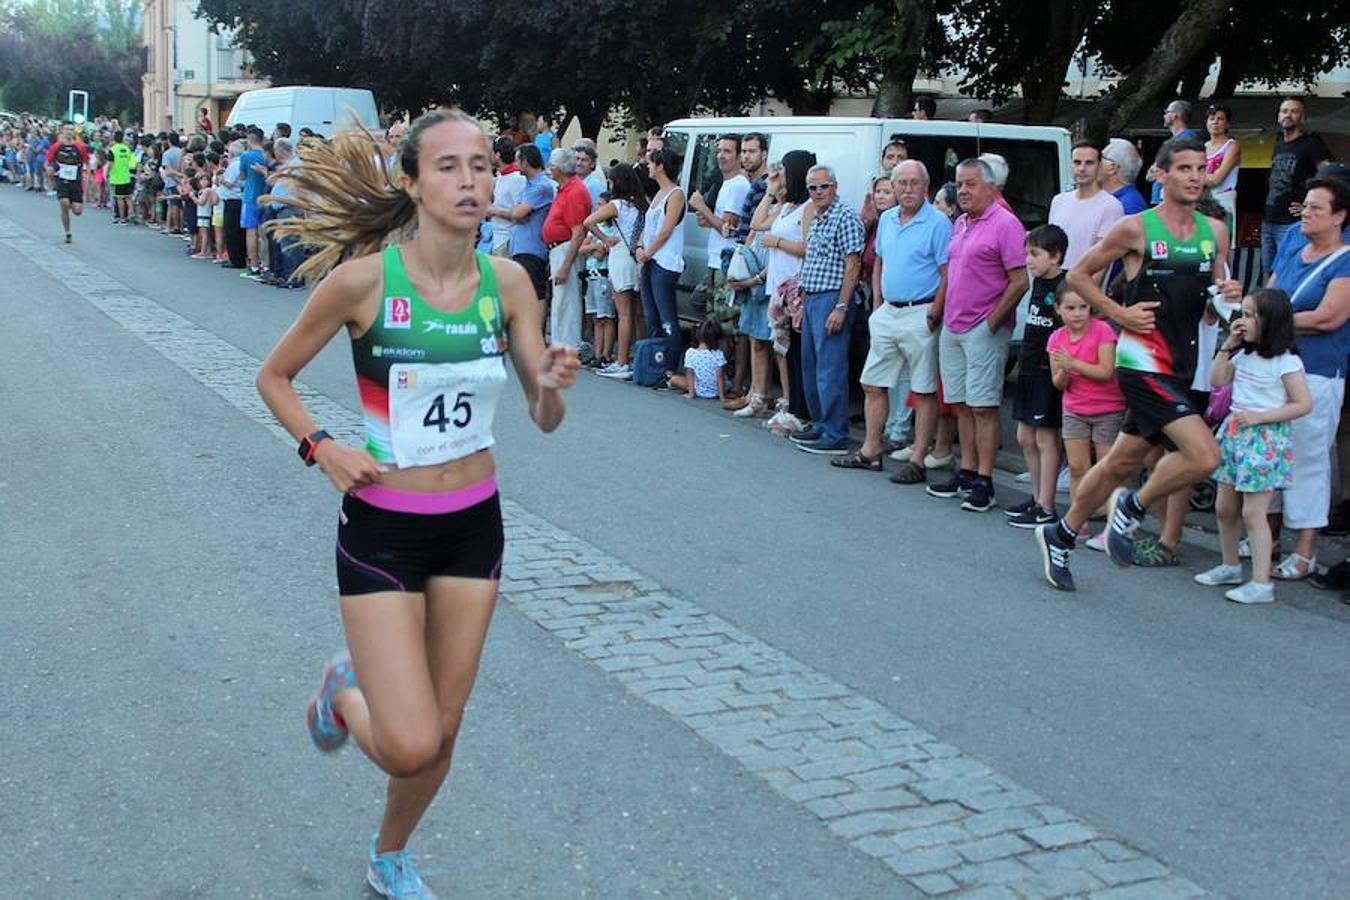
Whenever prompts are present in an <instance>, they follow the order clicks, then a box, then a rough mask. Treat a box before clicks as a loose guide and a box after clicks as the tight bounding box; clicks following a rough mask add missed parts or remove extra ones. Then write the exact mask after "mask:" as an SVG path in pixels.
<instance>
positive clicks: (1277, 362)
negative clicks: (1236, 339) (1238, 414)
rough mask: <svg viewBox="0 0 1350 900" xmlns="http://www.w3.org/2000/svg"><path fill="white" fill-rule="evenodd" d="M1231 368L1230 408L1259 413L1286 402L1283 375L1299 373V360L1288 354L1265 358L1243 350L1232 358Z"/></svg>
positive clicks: (1300, 368)
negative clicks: (1231, 393) (1231, 401)
mask: <svg viewBox="0 0 1350 900" xmlns="http://www.w3.org/2000/svg"><path fill="white" fill-rule="evenodd" d="M1233 368H1234V369H1235V370H1236V371H1235V372H1234V373H1233V409H1249V410H1252V411H1254V412H1262V411H1265V410H1268V409H1277V408H1279V407H1281V406H1284V404H1285V403H1287V402H1289V399H1288V398H1289V392H1288V391H1286V390H1285V389H1284V381H1283V378H1284V376H1286V375H1288V374H1289V373H1290V372H1302V371H1303V360H1301V359H1299V358H1298V357H1297V356H1295V355H1294V354H1292V353H1281V354H1280V355H1279V356H1272V357H1265V356H1259V355H1257V353H1255V352H1254V351H1252V350H1243V351H1242V352H1241V353H1238V354H1237V355H1235V356H1234V357H1233Z"/></svg>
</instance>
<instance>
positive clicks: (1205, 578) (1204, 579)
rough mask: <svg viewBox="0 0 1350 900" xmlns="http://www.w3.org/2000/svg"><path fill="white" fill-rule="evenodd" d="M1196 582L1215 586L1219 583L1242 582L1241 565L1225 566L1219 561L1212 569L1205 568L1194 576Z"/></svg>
mask: <svg viewBox="0 0 1350 900" xmlns="http://www.w3.org/2000/svg"><path fill="white" fill-rule="evenodd" d="M1195 583H1196V584H1203V585H1205V586H1206V587H1215V586H1217V585H1220V584H1242V566H1240V565H1237V566H1225V565H1224V564H1223V563H1219V564H1218V565H1217V566H1215V567H1214V568H1212V569H1206V570H1205V571H1203V572H1201V573H1200V574H1199V575H1196V576H1195Z"/></svg>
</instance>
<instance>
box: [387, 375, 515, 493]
mask: <svg viewBox="0 0 1350 900" xmlns="http://www.w3.org/2000/svg"><path fill="white" fill-rule="evenodd" d="M505 384H506V367H505V365H504V364H503V362H502V359H501V357H494V358H490V359H477V360H473V361H472V362H463V363H440V364H430V363H396V364H394V365H393V366H391V367H390V368H389V432H390V437H391V438H392V440H393V445H394V461H395V462H396V463H397V464H398V466H399V468H401V469H405V468H408V467H409V466H435V465H440V464H441V463H445V462H450V461H451V460H455V459H461V458H463V457H465V456H468V455H469V454H471V453H477V452H478V451H479V450H483V449H486V448H488V447H491V446H492V417H493V414H494V412H495V411H496V408H497V400H498V399H499V398H500V397H501V393H502V387H503V386H504V385H505Z"/></svg>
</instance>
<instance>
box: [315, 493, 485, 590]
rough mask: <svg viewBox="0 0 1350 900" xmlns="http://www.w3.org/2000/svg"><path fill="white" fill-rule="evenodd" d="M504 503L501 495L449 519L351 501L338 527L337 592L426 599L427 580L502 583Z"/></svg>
mask: <svg viewBox="0 0 1350 900" xmlns="http://www.w3.org/2000/svg"><path fill="white" fill-rule="evenodd" d="M504 546H505V535H504V533H503V529H502V507H501V498H500V496H499V495H498V494H497V493H495V492H494V493H493V494H492V496H490V497H489V498H487V499H486V500H483V501H481V502H479V503H476V504H474V505H473V506H470V507H467V508H465V509H461V510H457V511H455V512H448V513H413V512H398V511H394V510H389V509H381V508H380V507H378V506H372V505H371V504H369V503H367V502H365V501H364V500H361V499H358V498H357V497H354V496H351V495H347V496H345V497H343V498H342V513H341V515H340V516H339V521H338V534H337V575H338V591H339V593H340V594H341V595H342V596H344V597H348V596H353V595H356V594H375V593H380V592H383V591H402V592H412V593H422V592H423V591H425V589H426V583H427V579H429V578H433V577H435V576H438V575H444V576H449V577H452V578H483V579H488V580H491V581H496V580H498V579H499V578H500V577H501V567H502V549H503V547H504Z"/></svg>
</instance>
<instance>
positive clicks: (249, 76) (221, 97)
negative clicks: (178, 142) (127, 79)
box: [141, 0, 268, 131]
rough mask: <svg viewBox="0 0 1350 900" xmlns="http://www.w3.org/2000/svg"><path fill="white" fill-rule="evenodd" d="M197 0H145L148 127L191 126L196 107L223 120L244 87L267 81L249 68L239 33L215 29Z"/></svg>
mask: <svg viewBox="0 0 1350 900" xmlns="http://www.w3.org/2000/svg"><path fill="white" fill-rule="evenodd" d="M196 6H197V4H196V0H145V15H144V24H143V28H144V35H145V69H146V70H145V74H144V75H142V76H141V96H142V116H143V119H142V122H143V124H144V126H145V127H146V128H147V129H149V130H154V131H161V130H168V129H176V128H185V129H187V130H189V131H191V130H192V128H193V127H194V125H195V123H196V121H197V110H198V109H200V108H203V107H205V108H206V110H207V113H208V114H209V115H210V116H211V120H212V121H213V122H216V123H217V124H219V123H221V122H223V121H224V120H225V117H226V116H228V115H229V113H230V108H231V107H233V106H234V101H235V98H237V97H238V96H239V95H240V94H242V93H243V92H244V91H251V90H253V89H255V88H262V87H267V86H268V84H267V82H266V81H264V80H261V79H259V78H257V77H256V76H255V75H254V74H253V72H252V71H251V69H250V63H251V60H250V58H249V55H248V53H247V52H246V51H245V50H243V49H242V48H240V47H236V46H235V44H234V33H233V32H230V31H221V32H220V33H215V32H213V31H212V30H211V24H210V22H208V21H207V20H205V19H200V18H198V17H197V14H196Z"/></svg>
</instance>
